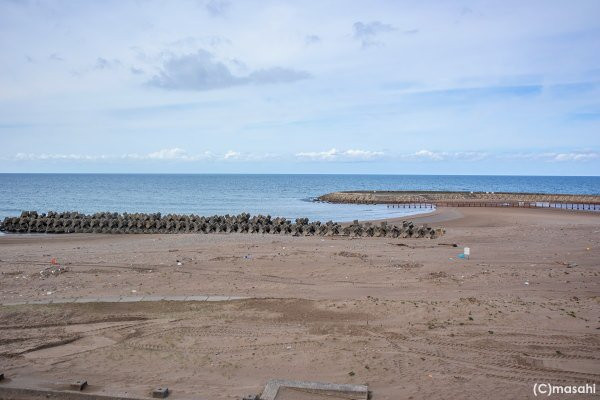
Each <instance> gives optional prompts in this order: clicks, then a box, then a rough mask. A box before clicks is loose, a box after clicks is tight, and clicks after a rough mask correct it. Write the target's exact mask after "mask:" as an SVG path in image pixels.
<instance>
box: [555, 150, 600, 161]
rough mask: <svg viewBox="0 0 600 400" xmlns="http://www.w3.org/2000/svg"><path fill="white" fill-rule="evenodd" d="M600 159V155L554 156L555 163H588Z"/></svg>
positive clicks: (575, 154)
mask: <svg viewBox="0 0 600 400" xmlns="http://www.w3.org/2000/svg"><path fill="white" fill-rule="evenodd" d="M597 158H600V153H596V152H587V153H579V152H575V153H559V154H556V155H555V156H554V161H588V160H594V159H597Z"/></svg>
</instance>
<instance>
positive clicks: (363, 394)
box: [260, 379, 369, 400]
mask: <svg viewBox="0 0 600 400" xmlns="http://www.w3.org/2000/svg"><path fill="white" fill-rule="evenodd" d="M286 388H290V389H296V390H300V391H306V392H308V393H318V394H322V395H324V396H327V397H329V398H338V399H348V400H367V399H368V397H369V388H368V386H366V385H340V384H336V383H325V382H306V381H288V380H285V379H271V380H269V381H268V382H267V384H266V385H265V389H264V390H263V392H262V394H261V395H260V399H261V400H277V394H278V393H279V390H280V389H286Z"/></svg>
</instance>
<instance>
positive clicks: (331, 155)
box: [296, 148, 384, 161]
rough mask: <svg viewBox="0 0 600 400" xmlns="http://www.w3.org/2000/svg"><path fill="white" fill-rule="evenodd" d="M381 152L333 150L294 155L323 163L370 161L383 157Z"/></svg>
mask: <svg viewBox="0 0 600 400" xmlns="http://www.w3.org/2000/svg"><path fill="white" fill-rule="evenodd" d="M383 154H384V153H383V152H380V151H370V150H358V149H349V150H345V151H340V150H337V149H335V148H332V149H331V150H327V151H310V152H300V153H296V157H298V158H302V159H310V160H323V161H335V160H346V161H348V160H371V159H374V158H378V157H381V156H383Z"/></svg>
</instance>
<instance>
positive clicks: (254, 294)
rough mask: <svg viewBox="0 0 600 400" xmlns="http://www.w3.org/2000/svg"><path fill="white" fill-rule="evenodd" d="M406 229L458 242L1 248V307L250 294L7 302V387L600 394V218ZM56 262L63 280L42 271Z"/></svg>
mask: <svg viewBox="0 0 600 400" xmlns="http://www.w3.org/2000/svg"><path fill="white" fill-rule="evenodd" d="M411 220H413V221H415V222H417V223H419V224H421V223H429V224H431V225H435V226H437V225H441V226H444V227H445V228H446V231H447V233H446V235H444V236H442V237H441V238H439V239H434V240H428V239H390V238H358V239H351V238H342V237H340V238H329V237H326V238H322V237H288V236H272V235H264V236H260V235H244V234H217V235H194V234H185V235H118V236H112V235H62V236H58V235H43V236H23V235H20V236H14V235H6V236H2V237H0V302H2V303H5V302H15V301H23V300H31V299H39V300H41V299H46V300H47V299H60V298H80V297H94V296H151V295H161V296H166V295H180V296H184V295H185V296H190V295H223V296H243V297H251V298H252V299H247V300H236V301H224V302H211V303H208V302H166V301H161V302H138V303H85V304H53V305H19V306H1V307H0V326H2V329H0V344H1V346H0V372H4V373H5V375H6V376H7V377H8V378H10V379H12V381H11V382H9V383H8V384H11V385H17V384H23V385H25V384H26V385H30V386H35V385H37V386H40V387H47V386H48V383H47V382H55V384H56V383H57V382H70V381H71V380H73V379H72V378H73V377H74V376H77V377H78V378H79V377H81V375H82V374H83V375H85V376H84V377H85V378H86V379H87V380H88V382H90V385H91V386H90V389H89V390H91V391H92V392H96V393H110V394H121V395H122V394H124V393H125V392H127V394H128V395H130V396H133V395H135V396H148V393H149V390H150V389H151V388H152V387H155V386H157V385H166V386H169V387H170V388H171V389H172V391H173V392H172V395H171V396H170V398H211V399H233V398H241V397H242V395H245V394H250V393H260V392H261V390H262V387H263V385H264V383H265V382H266V380H268V379H270V378H282V379H293V380H319V381H330V382H336V383H356V384H363V383H368V384H369V386H370V389H371V390H372V391H373V399H398V398H411V397H412V398H414V399H420V398H481V397H483V396H485V397H488V398H498V399H500V398H528V397H533V392H532V387H533V383H535V382H551V383H555V384H581V383H586V382H596V383H599V382H600V379H599V378H600V372H599V371H600V320H599V316H600V275H599V274H600V262H599V261H598V260H600V215H598V214H594V213H581V212H567V211H560V210H543V209H512V208H511V209H502V208H443V209H439V210H437V211H435V212H433V213H430V214H428V215H423V216H419V217H412V218H411ZM453 243H456V244H457V245H458V247H451V246H449V245H448V244H453ZM463 246H469V247H470V248H471V253H472V256H471V259H469V260H462V259H460V258H458V257H457V255H458V253H461V252H462V247H463ZM52 258H55V259H56V261H57V262H58V263H59V264H60V265H62V266H66V267H67V271H66V272H64V273H62V274H60V275H58V276H49V277H43V276H41V275H40V271H42V270H44V269H45V268H47V267H49V266H50V260H51V259H52ZM178 263H181V265H178ZM2 384H7V383H2ZM577 398H585V396H579V397H577Z"/></svg>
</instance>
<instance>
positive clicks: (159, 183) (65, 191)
mask: <svg viewBox="0 0 600 400" xmlns="http://www.w3.org/2000/svg"><path fill="white" fill-rule="evenodd" d="M341 190H467V191H495V192H505V191H506V192H509V191H511V192H512V191H514V192H536V193H574V194H600V177H541V176H441V175H438V176H436V175H423V176H417V175H183V174H182V175H159V174H152V175H150V174H148V175H146V174H0V218H4V217H6V216H16V215H19V214H20V213H21V211H22V210H37V211H39V212H46V211H48V210H55V211H80V212H85V213H93V212H98V211H117V212H161V213H163V214H166V213H182V214H198V215H215V214H239V213H241V212H249V213H251V214H258V213H262V214H270V215H272V216H282V217H287V218H297V217H308V218H310V219H311V220H321V221H327V220H330V219H331V220H334V221H350V220H353V219H361V220H364V219H377V218H388V217H394V216H396V217H398V216H402V215H408V214H414V213H417V212H419V210H418V209H417V210H414V209H412V210H408V209H407V210H404V209H388V208H387V207H386V206H377V205H375V206H374V205H341V204H324V203H315V202H311V201H310V199H311V198H313V197H316V196H319V195H322V194H325V193H329V192H334V191H341Z"/></svg>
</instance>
